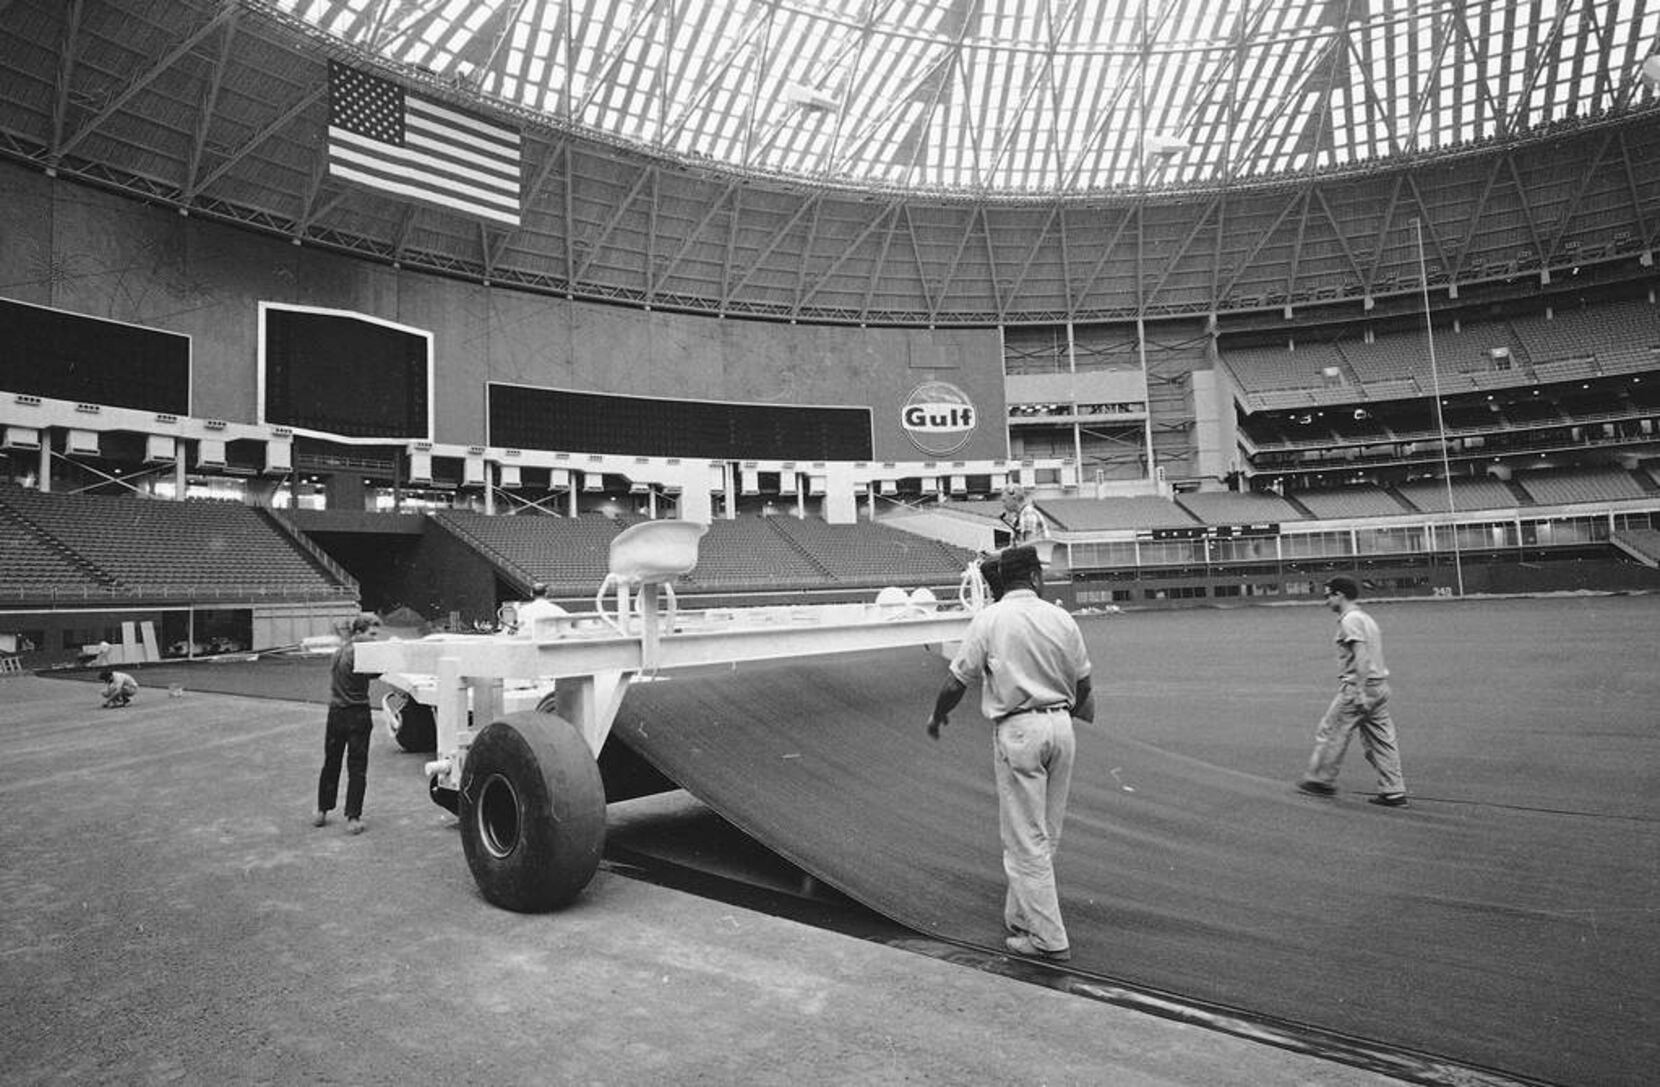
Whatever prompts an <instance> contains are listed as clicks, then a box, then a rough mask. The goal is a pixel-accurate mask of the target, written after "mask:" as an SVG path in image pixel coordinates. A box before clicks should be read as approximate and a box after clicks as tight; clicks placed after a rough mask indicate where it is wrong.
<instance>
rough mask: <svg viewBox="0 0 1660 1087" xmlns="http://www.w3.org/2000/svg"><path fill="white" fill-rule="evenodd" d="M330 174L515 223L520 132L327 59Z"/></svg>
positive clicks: (520, 163) (519, 168)
mask: <svg viewBox="0 0 1660 1087" xmlns="http://www.w3.org/2000/svg"><path fill="white" fill-rule="evenodd" d="M328 165H329V173H330V174H332V175H334V176H335V177H339V178H344V179H346V180H348V181H354V182H357V183H358V184H361V185H368V186H370V187H371V188H375V189H379V190H381V191H382V192H386V193H391V194H392V195H394V196H401V197H404V198H406V199H410V200H420V201H423V202H425V203H428V204H435V205H437V206H438V207H442V208H448V209H450V210H452V211H458V212H462V213H464V214H467V215H476V216H478V217H480V218H483V219H488V220H490V221H491V222H494V223H500V224H503V225H505V226H513V227H516V226H518V225H519V215H520V211H521V204H520V197H519V184H520V182H519V176H520V172H521V168H522V165H523V163H522V159H521V156H520V139H519V133H518V131H517V130H516V129H513V128H511V127H509V126H507V125H503V124H499V123H497V122H495V121H490V120H486V119H484V118H482V117H477V116H474V115H473V114H470V113H465V112H462V111H461V110H458V109H456V108H454V107H453V106H449V105H445V104H444V103H441V102H436V101H433V100H431V99H427V98H422V97H421V96H420V95H417V94H413V93H411V92H408V91H405V90H404V89H403V88H402V87H400V86H398V85H397V84H396V83H392V82H390V81H388V80H385V79H380V78H378V77H376V76H372V75H369V74H368V73H366V72H361V71H358V70H357V69H355V68H351V67H348V66H347V65H344V64H340V63H338V62H336V61H330V62H329V144H328Z"/></svg>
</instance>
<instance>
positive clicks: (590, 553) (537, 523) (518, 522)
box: [434, 510, 970, 597]
mask: <svg viewBox="0 0 1660 1087" xmlns="http://www.w3.org/2000/svg"><path fill="white" fill-rule="evenodd" d="M434 519H435V520H436V521H437V522H438V523H439V524H440V525H442V526H444V527H445V528H447V529H449V530H450V531H451V532H454V533H455V534H456V535H457V536H460V537H462V538H464V539H466V540H467V541H468V542H469V543H471V544H472V546H473V547H474V548H476V549H477V550H478V551H479V552H480V553H481V554H483V555H484V556H485V558H486V559H487V560H488V561H490V562H491V563H492V564H493V565H495V566H497V567H499V568H500V569H501V570H503V571H504V572H505V573H507V574H508V575H509V576H510V577H512V578H514V579H516V580H518V581H521V582H525V583H529V582H533V581H542V582H545V583H546V584H547V585H548V587H549V591H550V593H551V594H552V595H554V596H559V597H572V596H575V597H585V596H590V595H592V594H593V593H594V592H596V591H597V590H598V588H599V586H600V584H601V583H602V582H603V581H604V580H605V576H606V573H607V571H608V567H609V558H610V545H611V540H612V539H613V538H615V536H616V535H617V533H619V532H621V531H622V530H623V529H624V528H627V527H628V526H629V525H631V524H634V523H637V522H638V520H639V518H638V517H630V516H620V517H606V516H601V515H598V514H586V515H583V516H579V517H545V516H518V517H491V516H487V515H485V514H481V513H472V512H464V511H460V510H446V511H443V512H440V513H437V514H434ZM969 558H970V552H968V551H966V550H964V549H962V548H957V547H952V546H950V545H948V544H943V543H938V542H936V541H933V540H927V539H923V538H921V537H918V536H914V535H912V534H910V533H907V532H901V531H899V530H897V529H893V528H889V527H887V526H885V525H873V524H870V523H868V522H860V523H858V524H852V525H831V524H828V523H826V522H824V521H822V520H820V519H817V518H808V519H805V520H802V519H798V518H795V517H791V516H777V517H757V516H745V517H738V518H735V519H732V520H725V519H716V520H715V521H714V522H713V523H711V524H710V526H709V531H708V533H707V534H706V535H705V536H704V537H703V540H702V541H701V544H700V546H699V548H698V564H697V568H696V569H695V570H693V571H692V572H691V573H690V574H689V575H685V576H683V577H681V578H680V579H679V580H677V581H676V582H675V586H676V588H677V589H679V590H680V591H683V592H697V591H722V592H768V591H790V590H798V589H815V588H854V587H858V588H865V587H881V586H887V585H899V586H907V587H908V586H919V585H939V584H942V583H947V582H953V581H955V580H956V578H957V577H958V575H959V574H960V573H961V572H962V569H963V567H964V565H965V564H966V563H967V562H968V560H969Z"/></svg>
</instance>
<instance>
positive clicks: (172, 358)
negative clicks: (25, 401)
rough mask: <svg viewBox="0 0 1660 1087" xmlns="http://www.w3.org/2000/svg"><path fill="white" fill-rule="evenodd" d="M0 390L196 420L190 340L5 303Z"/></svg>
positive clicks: (0, 318) (0, 308)
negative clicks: (192, 413)
mask: <svg viewBox="0 0 1660 1087" xmlns="http://www.w3.org/2000/svg"><path fill="white" fill-rule="evenodd" d="M0 389H4V390H6V391H7V392H13V393H27V394H29V395H31V396H43V397H48V398H50V399H53V400H72V401H75V402H76V403H80V404H102V405H104V406H106V407H112V408H133V409H136V410H138V411H154V412H165V413H168V414H171V415H189V414H190V337H189V336H185V335H182V334H180V333H177V332H162V331H160V330H159V329H154V328H142V327H140V326H138V325H128V324H122V323H121V322H120V321H106V320H104V319H102V318H98V317H87V316H84V315H82V314H79V313H69V312H68V311H66V310H59V309H51V308H49V307H46V306H32V305H29V304H28V303H25V302H13V301H10V300H8V299H0Z"/></svg>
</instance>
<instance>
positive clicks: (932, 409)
mask: <svg viewBox="0 0 1660 1087" xmlns="http://www.w3.org/2000/svg"><path fill="white" fill-rule="evenodd" d="M975 421H976V413H975V410H974V404H973V402H972V401H970V400H969V398H968V394H967V393H965V392H963V391H962V390H961V389H959V388H957V387H956V386H955V385H952V384H951V383H950V382H946V381H924V382H923V383H922V384H921V385H918V386H917V387H916V388H914V389H912V390H911V394H910V395H909V396H907V397H906V398H905V405H904V407H902V408H900V409H899V425H900V426H902V427H904V428H905V435H906V436H907V437H908V438H910V439H911V444H912V445H914V446H916V447H917V448H918V449H920V450H922V451H923V452H924V453H927V454H929V455H931V456H935V457H944V456H949V455H950V454H952V453H955V452H956V451H957V450H959V449H961V448H962V447H963V446H965V445H967V444H968V439H969V436H970V435H971V434H973V433H974V424H975Z"/></svg>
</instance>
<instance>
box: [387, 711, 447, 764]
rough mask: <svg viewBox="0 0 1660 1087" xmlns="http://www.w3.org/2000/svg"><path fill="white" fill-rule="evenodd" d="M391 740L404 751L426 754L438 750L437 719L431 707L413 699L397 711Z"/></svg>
mask: <svg viewBox="0 0 1660 1087" xmlns="http://www.w3.org/2000/svg"><path fill="white" fill-rule="evenodd" d="M392 738H393V739H395V740H397V741H398V746H399V747H401V748H403V749H404V750H405V751H410V752H415V753H426V752H430V751H436V750H437V749H438V718H437V717H436V716H435V715H434V714H433V711H432V707H431V706H428V705H426V704H425V703H422V702H417V701H415V700H414V699H413V698H411V699H409V700H408V701H407V702H405V703H404V704H403V707H402V708H401V709H399V710H398V713H397V717H396V719H395V721H394V722H393V727H392Z"/></svg>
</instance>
